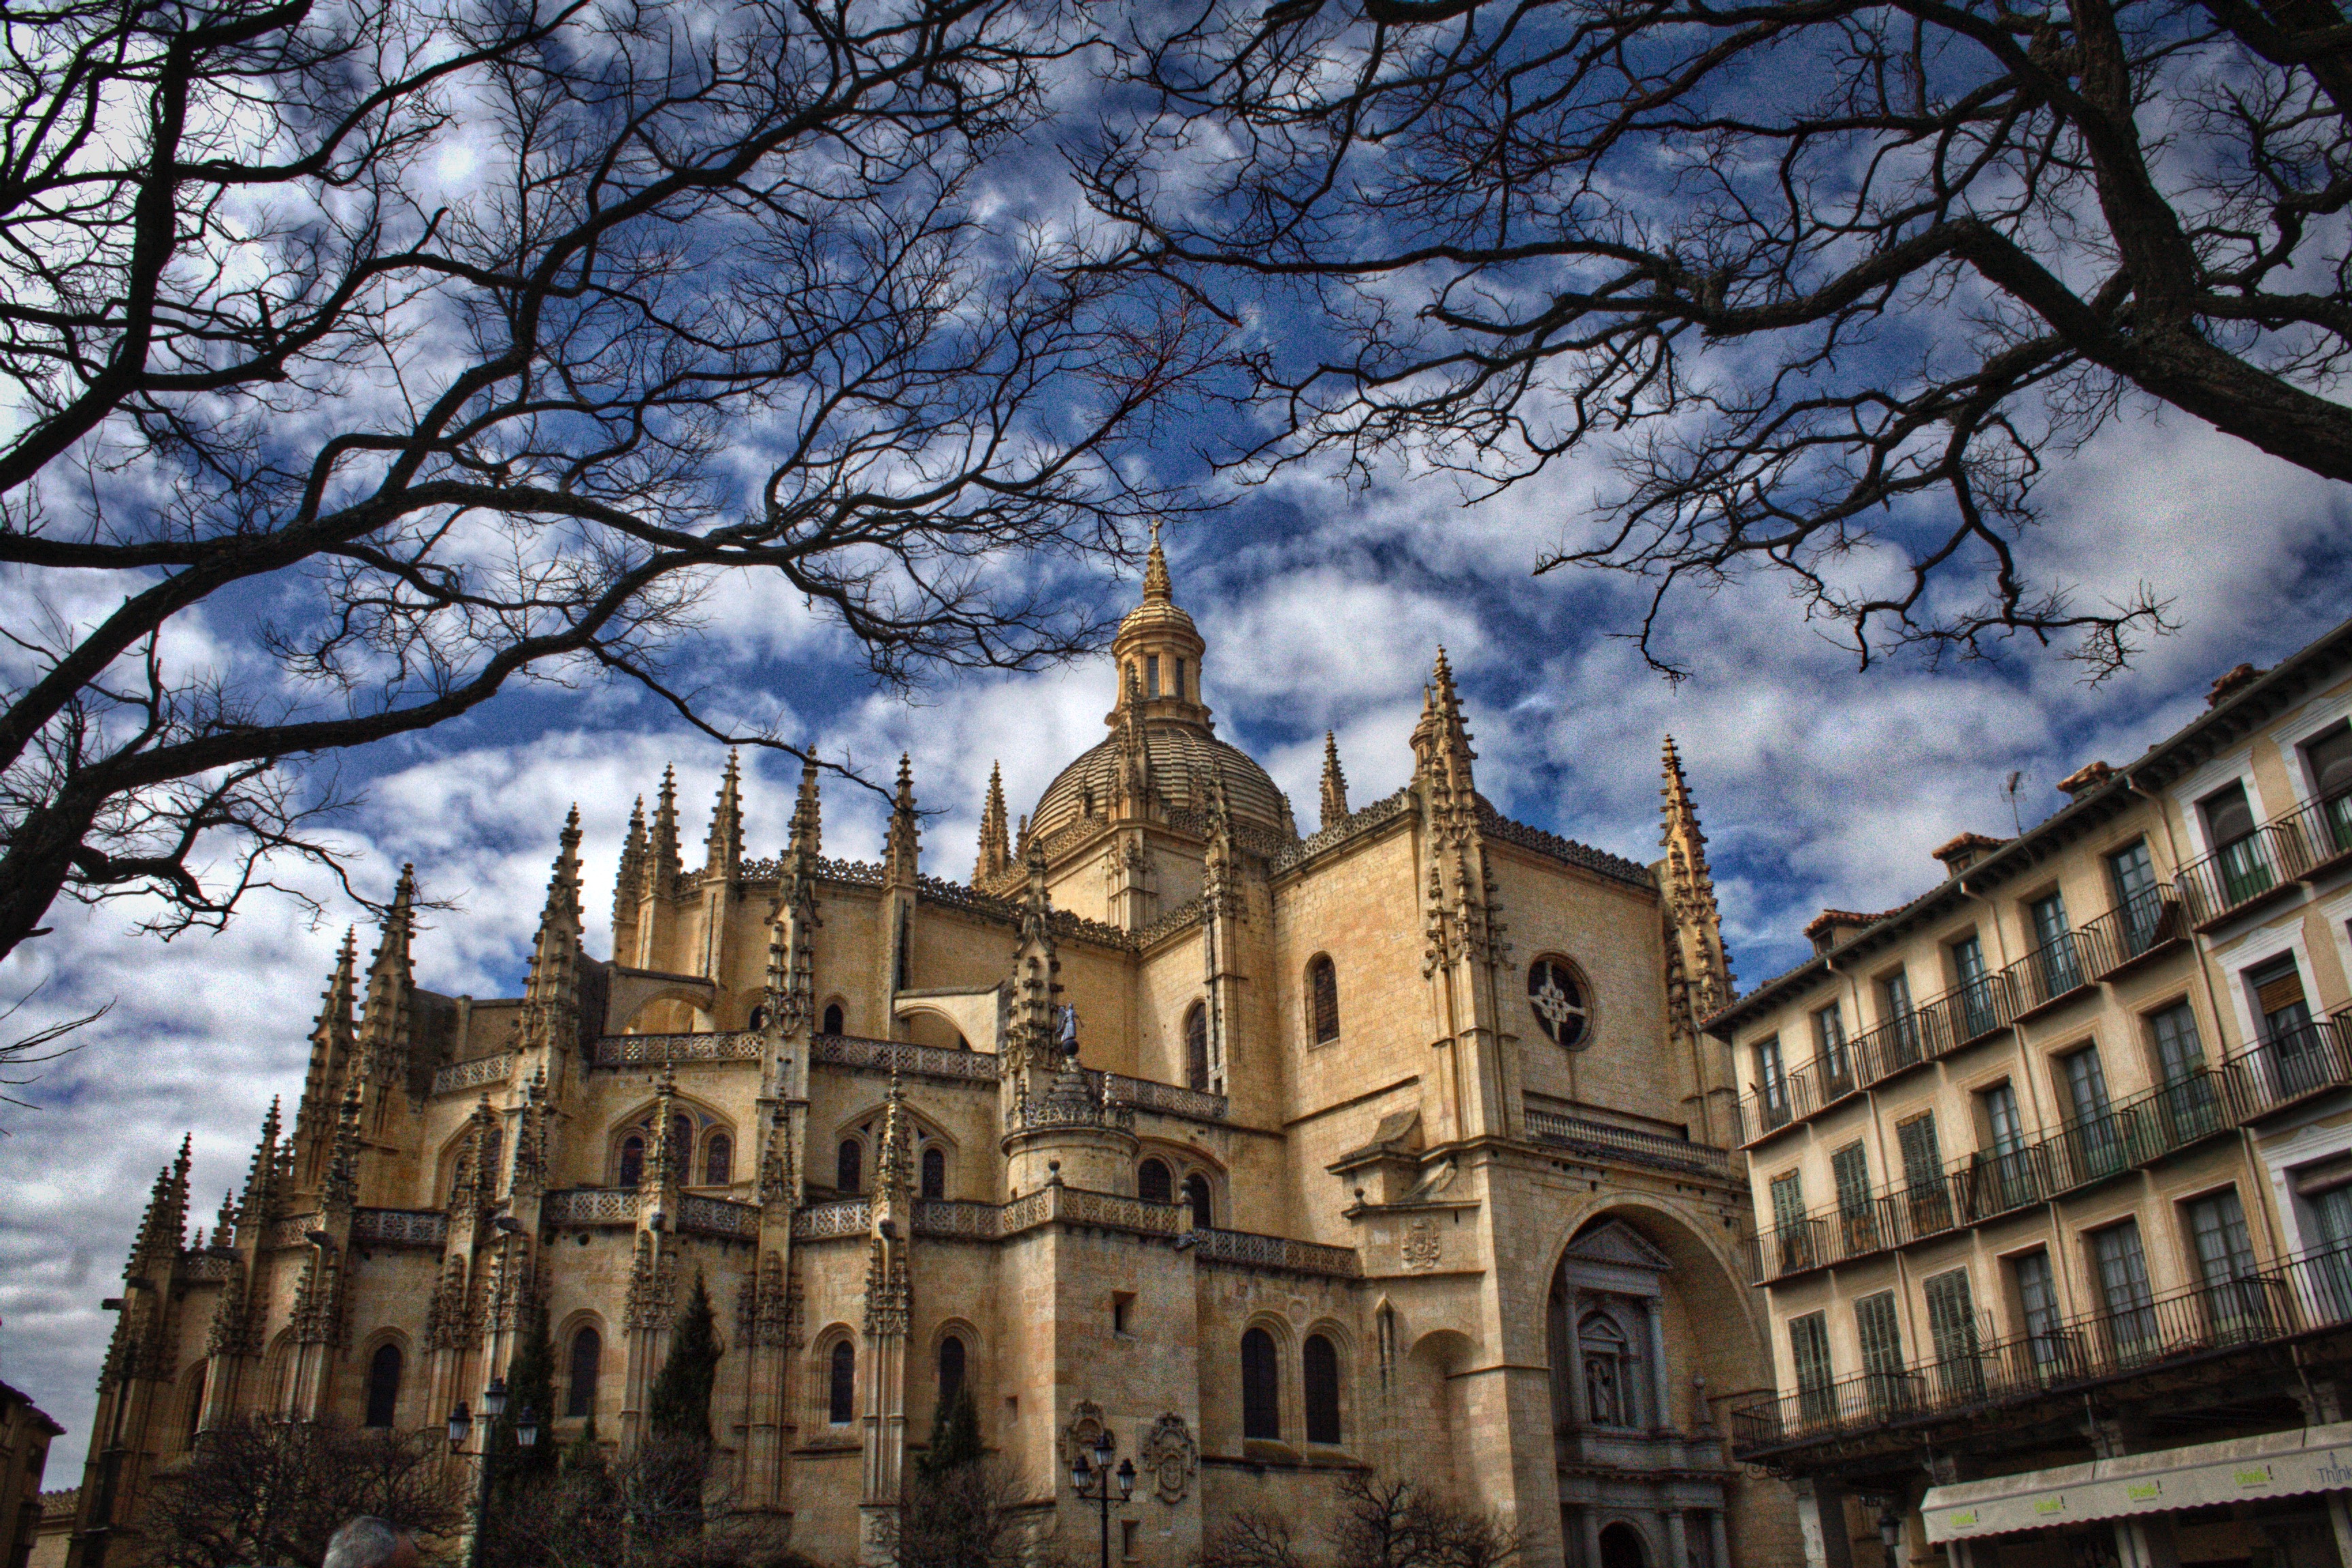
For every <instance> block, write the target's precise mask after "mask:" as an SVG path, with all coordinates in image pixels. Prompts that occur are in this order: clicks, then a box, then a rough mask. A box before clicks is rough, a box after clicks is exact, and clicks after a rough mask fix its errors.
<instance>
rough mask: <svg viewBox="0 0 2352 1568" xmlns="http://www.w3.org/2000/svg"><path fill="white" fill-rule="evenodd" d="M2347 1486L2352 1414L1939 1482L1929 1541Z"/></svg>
mask: <svg viewBox="0 0 2352 1568" xmlns="http://www.w3.org/2000/svg"><path fill="white" fill-rule="evenodd" d="M2346 1489H2352V1421H2343V1422H2337V1423H2336V1424H2335V1425H2334V1426H2306V1427H2304V1428H2302V1429H2300V1430H2298V1431H2293V1432H2265V1433H2263V1435H2262V1436H2259V1437H2239V1438H2234V1439H2232V1440H2231V1441H2229V1442H2226V1443H2200V1444H2197V1445H2195V1446H2194V1447H2187V1448H2159V1449H2158V1450H2156V1451H2155V1452H2153V1453H2147V1454H2126V1455H2124V1456H2123V1457H2122V1458H2115V1459H2094V1460H2093V1461H2091V1463H2089V1464H2087V1465H2063V1466H2061V1467H2059V1468H2056V1469H2049V1470H2030V1471H2028V1472H2026V1473H2025V1474H2023V1475H2019V1476H1996V1477H1994V1478H1993V1479H1990V1480H1982V1481H1959V1482H1956V1483H1954V1484H1953V1485H1951V1486H1944V1487H1931V1488H1929V1489H1928V1490H1927V1497H1926V1499H1925V1500H1922V1501H1921V1503H1920V1505H1919V1512H1920V1515H1921V1517H1922V1519H1923V1520H1924V1521H1925V1522H1926V1524H1927V1539H1928V1540H1929V1541H1931V1542H1937V1543H1938V1544H1940V1543H1942V1542H1947V1541H1954V1540H1965V1539H1968V1538H1970V1537H1974V1536H1980V1535H2007V1534H2010V1533H2011V1532H2012V1531H2020V1530H2045V1529H2048V1528H2049V1527H2051V1526H2053V1525H2060V1524H2077V1523H2080V1522H2082V1521H2084V1520H2092V1519H2119V1518H2121V1517H2123V1516H2124V1515H2126V1514H2134V1513H2169V1512H2171V1511H2172V1510H2175V1509H2184V1508H2204V1507H2207V1506H2209V1505H2210V1504H2213V1503H2222V1502H2241V1501H2246V1500H2258V1499H2262V1498H2276V1497H2293V1496H2294V1495H2295V1494H2297V1493H2300V1492H2318V1491H2341V1490H2346Z"/></svg>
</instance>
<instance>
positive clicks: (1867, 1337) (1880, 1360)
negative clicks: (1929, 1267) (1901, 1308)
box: [1853, 1290, 1909, 1414]
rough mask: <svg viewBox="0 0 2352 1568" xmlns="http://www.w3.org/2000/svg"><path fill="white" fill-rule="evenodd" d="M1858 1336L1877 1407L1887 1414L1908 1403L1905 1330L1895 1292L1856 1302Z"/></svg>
mask: <svg viewBox="0 0 2352 1568" xmlns="http://www.w3.org/2000/svg"><path fill="white" fill-rule="evenodd" d="M1853 1327H1854V1334H1855V1337H1856V1338H1857V1339H1858V1340H1859V1341H1860V1342H1861V1344H1862V1370H1863V1373H1864V1377H1865V1379H1866V1380H1867V1381H1866V1383H1865V1385H1864V1386H1865V1387H1866V1388H1867V1390H1868V1392H1869V1394H1870V1404H1871V1407H1872V1408H1873V1409H1874V1410H1876V1411H1878V1412H1880V1413H1881V1414H1885V1413H1886V1412H1888V1411H1892V1410H1899V1409H1901V1408H1902V1407H1903V1406H1904V1405H1905V1404H1906V1395H1907V1394H1908V1393H1909V1387H1908V1381H1907V1379H1906V1377H1905V1375H1904V1372H1903V1331H1902V1329H1901V1327H1900V1326H1899V1325H1898V1324H1897V1323H1896V1321H1895V1292H1894V1291H1892V1290H1881V1291H1879V1292H1878V1293H1877V1294H1876V1295H1874V1296H1864V1298H1863V1299H1862V1300H1859V1301H1856V1302H1855V1303H1854V1304H1853Z"/></svg>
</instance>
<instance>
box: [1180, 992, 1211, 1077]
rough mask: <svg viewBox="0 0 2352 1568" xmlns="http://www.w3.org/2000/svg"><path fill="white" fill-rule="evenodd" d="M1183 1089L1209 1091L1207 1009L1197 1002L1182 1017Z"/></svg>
mask: <svg viewBox="0 0 2352 1568" xmlns="http://www.w3.org/2000/svg"><path fill="white" fill-rule="evenodd" d="M1184 1087H1185V1088H1187V1089H1199V1090H1200V1091H1201V1092H1202V1093H1203V1094H1206V1093H1207V1092H1208V1089H1209V1009H1208V1008H1207V1007H1205V1006H1203V1005H1202V1004H1200V1003H1198V1002H1195V1003H1193V1004H1192V1011H1191V1012H1189V1013H1187V1014H1185V1015H1184Z"/></svg>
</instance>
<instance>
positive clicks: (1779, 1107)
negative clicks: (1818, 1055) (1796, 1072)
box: [1755, 1035, 1789, 1127]
mask: <svg viewBox="0 0 2352 1568" xmlns="http://www.w3.org/2000/svg"><path fill="white" fill-rule="evenodd" d="M1755 1048H1756V1098H1757V1100H1758V1102H1759V1104H1760V1105H1761V1106H1762V1108H1763V1110H1764V1125H1765V1126H1767V1127H1778V1126H1780V1124H1781V1123H1782V1122H1785V1121H1788V1120H1789V1079H1788V1075H1787V1074H1785V1073H1784V1072H1782V1071H1781V1070H1780V1036H1778V1035H1772V1036H1769V1037H1766V1038H1764V1039H1761V1040H1759V1041H1757V1042H1756V1047H1755Z"/></svg>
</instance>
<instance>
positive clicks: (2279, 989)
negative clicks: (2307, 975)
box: [2254, 959, 2303, 1018]
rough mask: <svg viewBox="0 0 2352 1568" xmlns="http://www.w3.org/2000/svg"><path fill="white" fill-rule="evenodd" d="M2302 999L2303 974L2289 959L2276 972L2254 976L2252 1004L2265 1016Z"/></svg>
mask: <svg viewBox="0 0 2352 1568" xmlns="http://www.w3.org/2000/svg"><path fill="white" fill-rule="evenodd" d="M2302 1000H2303V976H2302V975H2301V974H2300V973H2297V972H2296V970H2295V967H2294V960H2293V959H2289V960H2287V961H2286V963H2285V964H2284V966H2283V967H2281V968H2280V969H2279V970H2278V971H2277V972H2276V973H2272V974H2269V975H2267V976H2265V975H2261V974H2257V975H2256V976H2255V977H2254V1005H2255V1006H2256V1007H2258V1008H2260V1009H2261V1010H2262V1015H2263V1017H2265V1018H2267V1017H2269V1016H2271V1015H2272V1014H2273V1013H2281V1012H2284V1011H2285V1010H2286V1009H2287V1008H2289V1007H2292V1006H2294V1005H2295V1004H2296V1003H2298V1002H2300V1001H2302Z"/></svg>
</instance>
